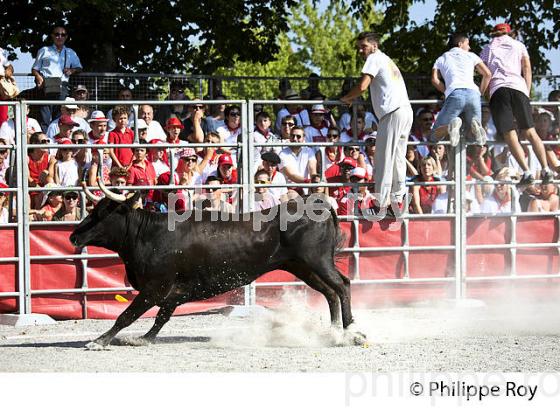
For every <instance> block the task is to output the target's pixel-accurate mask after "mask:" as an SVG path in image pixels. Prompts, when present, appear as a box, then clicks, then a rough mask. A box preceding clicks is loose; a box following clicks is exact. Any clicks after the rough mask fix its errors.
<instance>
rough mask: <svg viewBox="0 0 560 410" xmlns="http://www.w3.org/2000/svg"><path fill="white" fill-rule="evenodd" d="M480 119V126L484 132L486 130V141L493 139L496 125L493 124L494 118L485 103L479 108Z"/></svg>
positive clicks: (494, 138)
mask: <svg viewBox="0 0 560 410" xmlns="http://www.w3.org/2000/svg"><path fill="white" fill-rule="evenodd" d="M481 121H482V128H484V132H486V139H487V140H488V141H495V140H496V126H495V125H494V120H492V114H491V113H490V107H489V106H488V105H486V104H485V105H483V106H482V108H481Z"/></svg>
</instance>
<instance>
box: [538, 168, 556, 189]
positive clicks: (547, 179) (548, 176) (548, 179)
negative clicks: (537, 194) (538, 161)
mask: <svg viewBox="0 0 560 410" xmlns="http://www.w3.org/2000/svg"><path fill="white" fill-rule="evenodd" d="M541 179H542V181H541V183H542V185H546V184H551V183H553V182H554V174H553V173H552V171H551V170H550V169H549V170H546V171H544V170H543V171H541Z"/></svg>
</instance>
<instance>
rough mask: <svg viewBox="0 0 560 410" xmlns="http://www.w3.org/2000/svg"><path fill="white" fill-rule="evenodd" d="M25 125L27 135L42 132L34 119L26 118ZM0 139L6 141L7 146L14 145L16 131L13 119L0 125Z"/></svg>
mask: <svg viewBox="0 0 560 410" xmlns="http://www.w3.org/2000/svg"><path fill="white" fill-rule="evenodd" d="M6 107H7V106H6ZM26 124H27V133H28V134H29V133H31V134H33V133H35V132H41V131H42V130H41V126H40V125H39V123H38V122H37V120H36V119H34V118H30V117H28V118H27V120H26ZM0 139H3V140H4V141H6V143H7V144H8V145H13V144H15V143H16V131H15V125H14V120H13V119H9V120H8V121H5V122H4V123H2V126H0Z"/></svg>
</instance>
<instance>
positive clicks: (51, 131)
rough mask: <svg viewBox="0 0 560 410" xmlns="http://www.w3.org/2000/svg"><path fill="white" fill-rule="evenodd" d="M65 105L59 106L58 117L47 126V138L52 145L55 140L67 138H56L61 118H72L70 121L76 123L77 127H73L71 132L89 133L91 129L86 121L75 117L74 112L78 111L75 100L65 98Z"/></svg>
mask: <svg viewBox="0 0 560 410" xmlns="http://www.w3.org/2000/svg"><path fill="white" fill-rule="evenodd" d="M65 102H66V104H65V105H62V106H60V113H61V115H60V117H58V118H56V119H55V120H53V122H51V123H50V124H49V127H48V128H47V137H49V139H50V140H51V142H52V143H54V142H55V141H56V139H57V138H68V136H63V137H60V136H58V135H59V133H60V128H59V126H58V124H59V121H60V118H61V117H62V116H67V117H70V118H72V121H73V122H75V123H77V124H78V125H76V126H74V128H73V129H72V131H76V130H78V129H82V130H86V131H87V132H90V131H91V128H90V126H89V124H88V122H87V121H86V120H84V119H83V118H82V117H79V116H77V115H76V111H77V110H78V106H77V105H76V104H75V102H76V100H74V99H73V98H71V97H67V98H66V99H65Z"/></svg>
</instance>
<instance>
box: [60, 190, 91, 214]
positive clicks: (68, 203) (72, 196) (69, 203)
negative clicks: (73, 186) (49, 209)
mask: <svg viewBox="0 0 560 410" xmlns="http://www.w3.org/2000/svg"><path fill="white" fill-rule="evenodd" d="M62 197H63V199H64V201H63V203H62V206H61V207H60V209H59V210H58V211H57V212H56V213H55V214H54V216H53V219H52V220H53V221H80V220H82V218H83V217H85V216H86V215H87V213H86V212H85V211H84V213H82V211H81V209H80V206H79V195H78V192H76V191H64V192H63V194H62Z"/></svg>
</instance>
